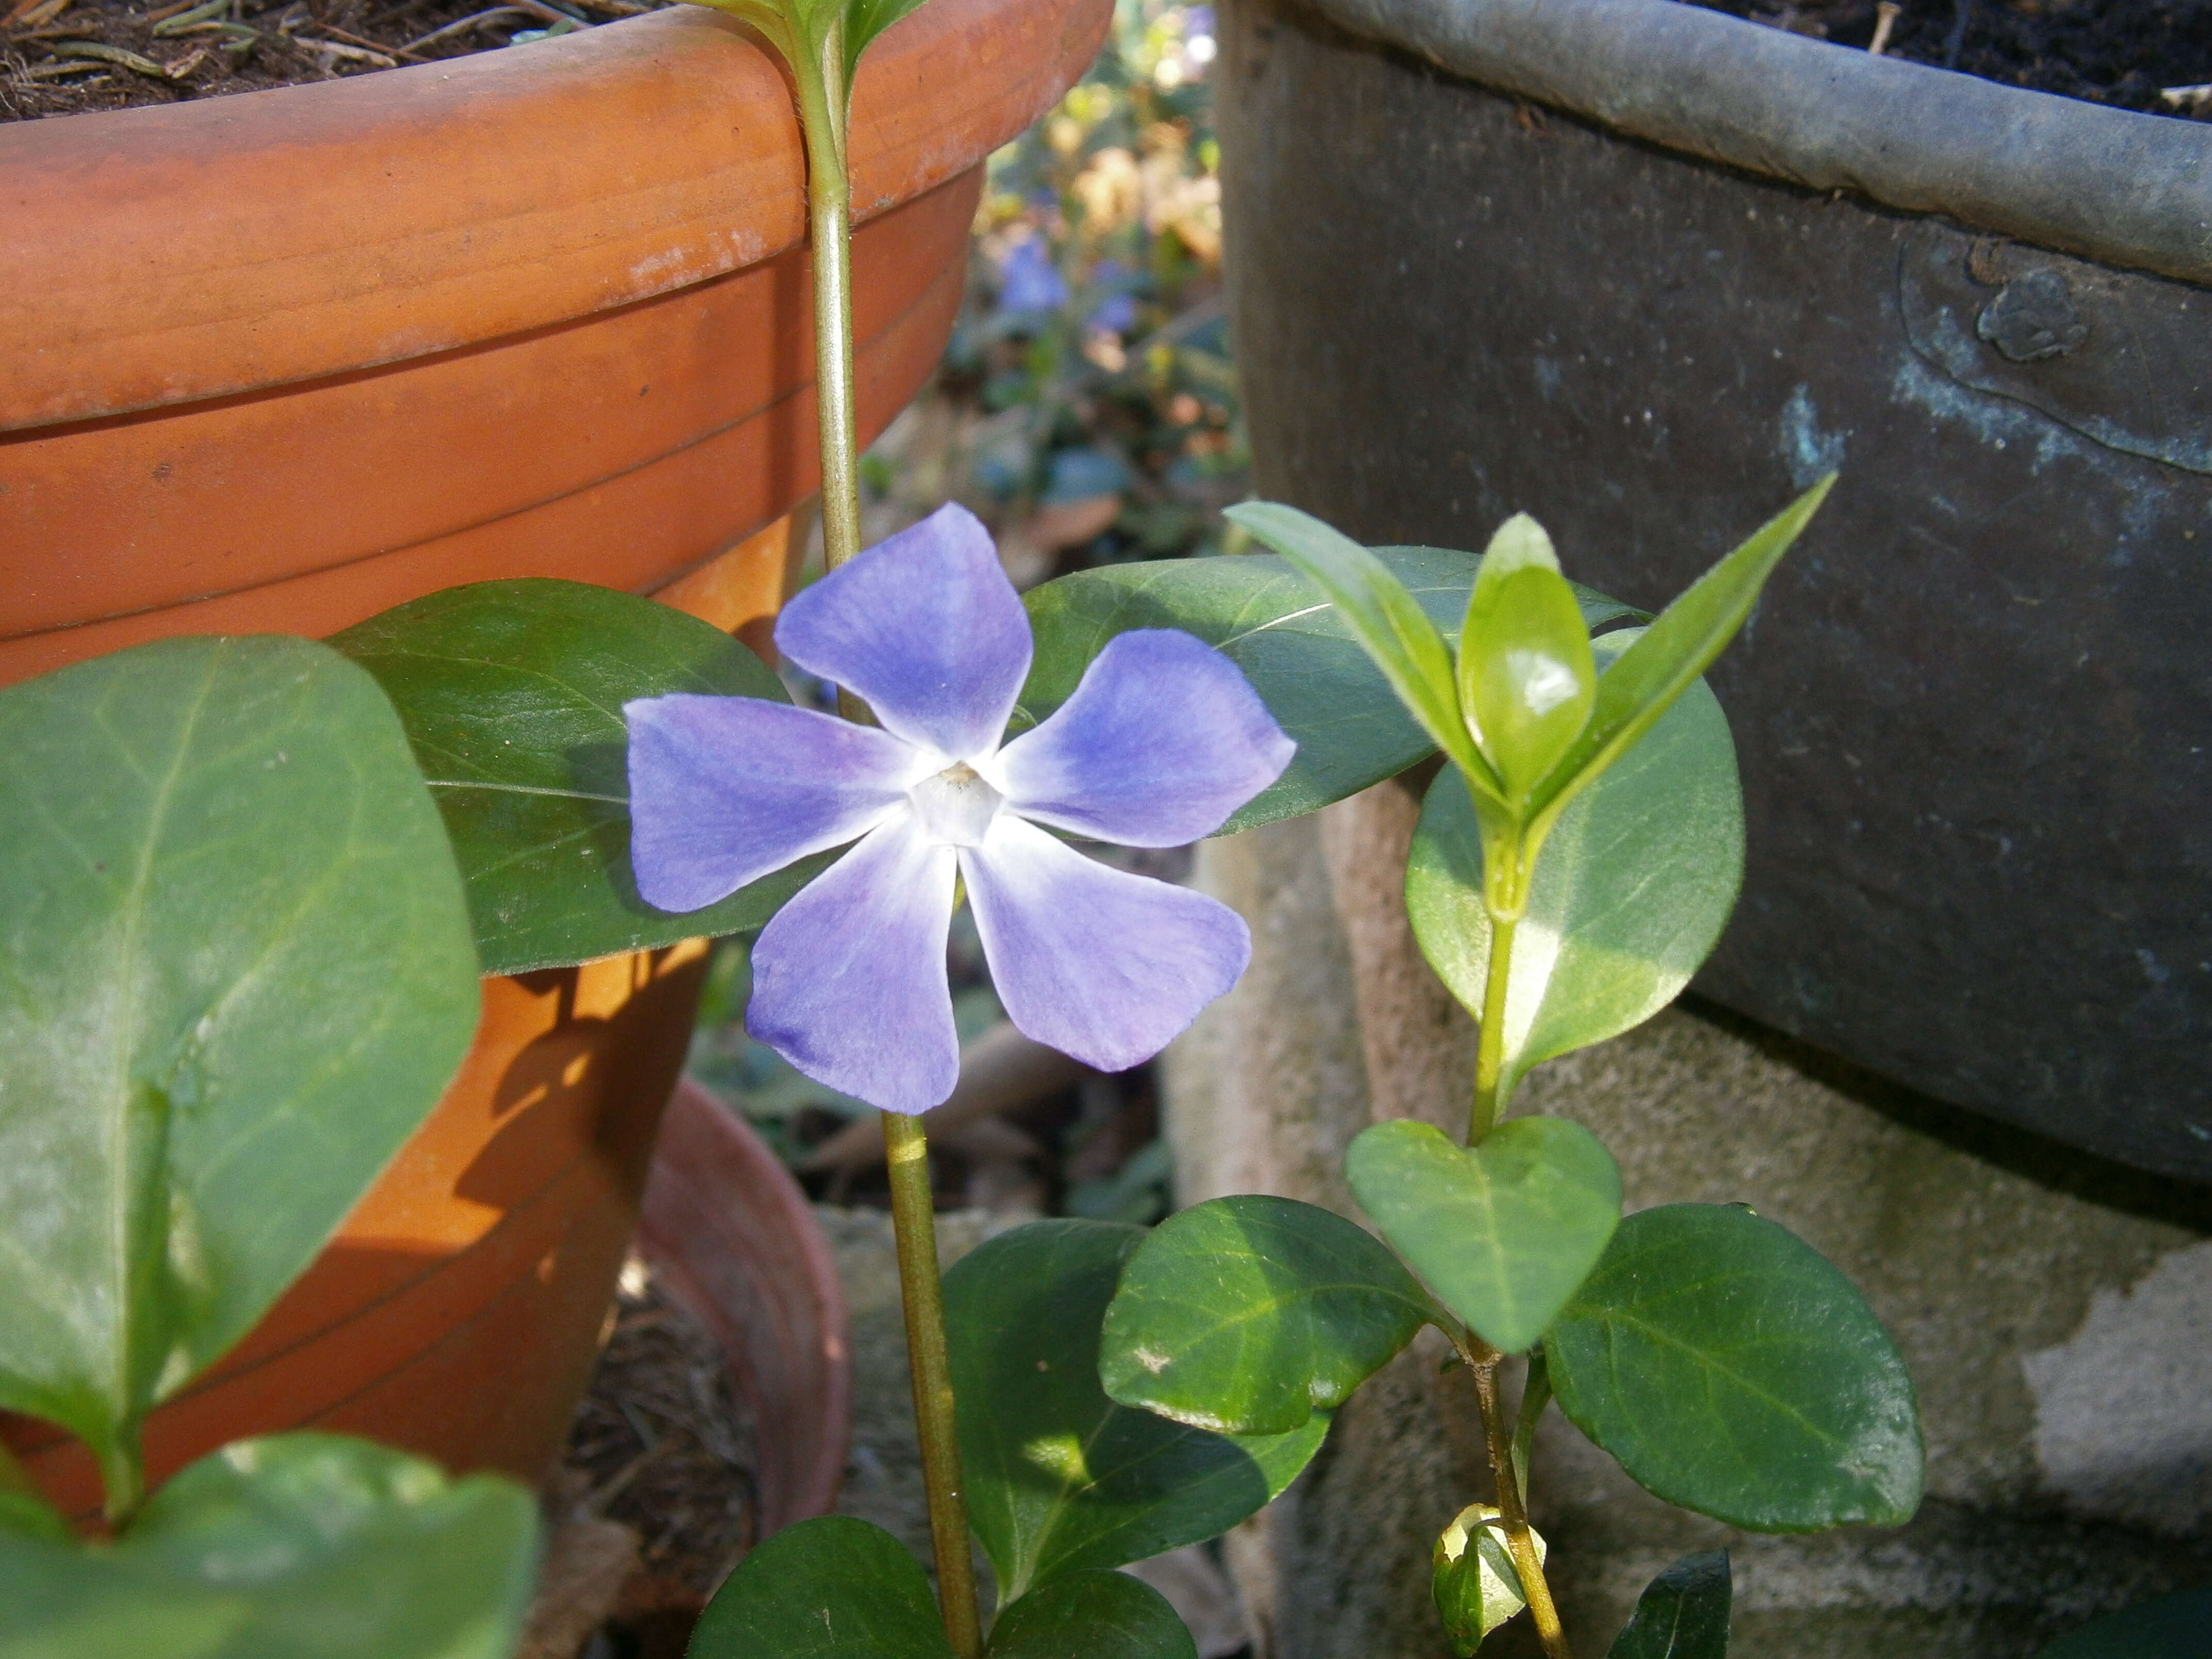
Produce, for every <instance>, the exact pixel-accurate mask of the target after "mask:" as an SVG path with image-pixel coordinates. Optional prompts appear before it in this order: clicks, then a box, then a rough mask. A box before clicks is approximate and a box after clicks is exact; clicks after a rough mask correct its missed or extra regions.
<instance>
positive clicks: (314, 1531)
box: [0, 1434, 538, 1659]
mask: <svg viewBox="0 0 2212 1659" xmlns="http://www.w3.org/2000/svg"><path fill="white" fill-rule="evenodd" d="M537 1534H538V1516H537V1505H536V1504H535V1503H534V1502H533V1501H532V1498H531V1496H530V1494H529V1493H528V1492H526V1491H524V1490H523V1489H522V1488H521V1487H520V1486H517V1485H516V1484H515V1483H514V1482H513V1481H511V1480H502V1479H500V1478H498V1477H495V1476H491V1475H471V1476H470V1477H469V1478H468V1479H466V1480H458V1481H454V1480H447V1478H446V1477H445V1476H444V1475H443V1474H440V1473H439V1471H438V1470H437V1469H436V1468H435V1467H434V1466H432V1465H430V1464H428V1463H426V1462H422V1460H421V1459H419V1458H414V1457H409V1456H406V1455H403V1454H401V1453H398V1452H394V1451H389V1450H386V1449H384V1448H383V1447H380V1446H373V1445H371V1444H369V1443H368V1442H367V1441H362V1440H351V1439H346V1438H343V1437H339V1436H336V1435H322V1434H288V1435H276V1436H272V1437H269V1438H267V1439H263V1440H245V1441H240V1442H237V1443H234V1444H232V1445H229V1446H227V1447H225V1448H224V1449H222V1450H221V1451H219V1452H216V1453H215V1454H213V1455H211V1456H208V1457H204V1458H202V1459H201V1460H200V1461H199V1462H197V1463H195V1464H193V1465H192V1466H191V1468H188V1469H186V1470H185V1471H184V1473H183V1474H179V1475H178V1476H177V1477H176V1478H175V1479H173V1480H171V1481H170V1482H169V1483H168V1484H167V1486H163V1487H162V1488H161V1491H160V1492H156V1493H155V1495H154V1497H153V1498H151V1499H150V1500H149V1502H148V1503H147V1504H146V1506H145V1508H144V1509H143V1510H141V1511H139V1514H138V1516H137V1520H136V1521H135V1522H133V1523H132V1524H131V1527H130V1528H129V1529H128V1530H127V1531H126V1532H125V1534H124V1535H123V1536H122V1538H121V1539H120V1540H119V1541H118V1542H117V1543H116V1544H115V1545H114V1546H113V1547H91V1546H86V1545H82V1544H78V1543H75V1542H70V1543H58V1542H44V1541H33V1540H30V1539H26V1538H21V1537H16V1536H11V1535H9V1534H5V1533H0V1659H154V1656H159V1659H506V1656H507V1655H508V1654H510V1653H512V1652H513V1650H514V1644H515V1643H516V1641H517V1640H518V1639H519V1638H520V1635H521V1632H522V1620H523V1614H524V1613H525V1612H526V1609H527V1608H528V1607H529V1604H530V1594H531V1590H532V1583H533V1581H534V1579H535V1577H536V1567H537V1559H536V1558H537Z"/></svg>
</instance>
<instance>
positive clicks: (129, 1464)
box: [100, 1422, 146, 1532]
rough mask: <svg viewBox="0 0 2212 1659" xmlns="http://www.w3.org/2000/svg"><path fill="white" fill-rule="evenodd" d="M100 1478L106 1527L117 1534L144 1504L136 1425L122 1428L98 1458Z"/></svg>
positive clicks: (143, 1463) (143, 1475) (143, 1471)
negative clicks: (109, 1446)
mask: <svg viewBox="0 0 2212 1659" xmlns="http://www.w3.org/2000/svg"><path fill="white" fill-rule="evenodd" d="M100 1482H101V1485H102V1486H103V1487H104V1488H105V1492H106V1517H107V1524H108V1525H109V1526H110V1527H112V1528H114V1529H115V1530H117V1531H118V1532H119V1531H121V1530H122V1528H123V1524H124V1522H126V1521H128V1520H130V1518H131V1516H134V1515H136V1514H137V1512H138V1506H139V1505H140V1504H143V1503H144V1502H145V1501H146V1455H145V1452H144V1450H143V1448H142V1447H141V1445H140V1443H139V1439H138V1425H137V1423H136V1422H132V1423H129V1424H126V1425H125V1426H124V1428H123V1430H122V1431H121V1432H120V1433H118V1435H117V1436H116V1437H115V1444H114V1446H113V1447H112V1449H109V1451H108V1452H107V1453H106V1455H104V1456H102V1457H101V1458H100Z"/></svg>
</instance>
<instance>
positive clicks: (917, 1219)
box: [790, 20, 983, 1659]
mask: <svg viewBox="0 0 2212 1659" xmlns="http://www.w3.org/2000/svg"><path fill="white" fill-rule="evenodd" d="M790 57H791V67H792V78H793V81H794V82H795V83H796V84H797V87H798V89H799V121H800V125H801V126H802V127H803V129H804V130H805V137H806V205H807V228H808V233H809V235H810V237H811V241H812V245H813V249H814V386H815V412H816V416H817V423H818V426H819V428H820V434H821V442H822V549H823V560H824V562H826V563H827V564H828V565H829V568H830V569H832V570H834V569H836V568H837V567H838V566H839V565H841V564H842V563H844V562H845V561H846V560H848V559H849V558H851V557H852V556H854V554H855V553H857V552H859V551H860V424H859V416H858V415H857V413H856V412H855V410H854V394H853V260H852V186H851V180H850V178H849V176H848V173H847V171H846V148H845V138H846V116H847V113H848V109H847V100H848V87H847V85H846V80H845V40H844V33H843V27H842V22H840V21H834V20H833V21H832V23H831V25H830V27H829V30H828V31H827V32H826V33H825V36H824V38H823V40H822V41H821V42H820V43H819V45H818V46H817V48H816V49H815V50H813V51H811V52H807V51H800V52H793V53H791V54H790ZM838 707H839V709H840V711H841V712H842V714H844V715H845V717H846V718H847V719H848V720H862V721H866V720H868V719H869V718H870V716H869V714H868V711H867V709H866V707H865V706H864V705H863V704H861V703H860V702H859V700H858V699H856V698H854V697H852V696H850V695H849V694H848V693H847V692H844V691H843V690H840V691H839V693H838ZM883 1122H884V1157H885V1161H886V1162H887V1164H889V1166H890V1183H891V1226H892V1233H893V1236H894V1237H895V1238H896V1241H897V1244H898V1271H899V1295H900V1300H901V1302H902V1305H903V1307H904V1310H905V1313H906V1343H907V1355H908V1368H909V1370H910V1371H911V1374H912V1376H913V1382H914V1416H915V1428H916V1430H917V1431H918V1434H919V1437H920V1439H921V1469H922V1482H923V1486H924V1489H925V1491H926V1492H927V1496H928V1499H929V1534H930V1541H931V1544H932V1546H933V1551H934V1553H935V1556H936V1560H937V1599H938V1606H939V1611H940V1612H941V1613H943V1615H944V1619H945V1638H946V1639H947V1640H948V1641H950V1642H951V1644H952V1650H953V1652H954V1653H955V1654H957V1656H959V1659H981V1654H982V1651H983V1634H982V1623H981V1616H980V1614H979V1613H978V1611H977V1606H976V1595H975V1560H974V1558H973V1557H971V1556H970V1555H969V1549H968V1502H967V1499H966V1498H965V1497H963V1495H962V1482H961V1474H960V1435H959V1427H958V1424H957V1421H956V1419H955V1418H954V1415H953V1401H952V1372H951V1365H950V1364H949V1363H948V1361H947V1358H946V1355H945V1295H944V1289H943V1285H942V1283H941V1280H940V1279H939V1273H938V1267H937V1221H936V1213H935V1211H936V1206H935V1204H934V1202H933V1200H932V1198H931V1195H930V1189H929V1142H928V1138H927V1135H926V1134H925V1133H924V1132H923V1130H922V1127H921V1119H920V1118H918V1117H909V1116H908V1115H905V1114H903V1113H900V1112H885V1113H884V1115H883Z"/></svg>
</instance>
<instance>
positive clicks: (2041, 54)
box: [1690, 0, 2212, 119]
mask: <svg viewBox="0 0 2212 1659" xmlns="http://www.w3.org/2000/svg"><path fill="white" fill-rule="evenodd" d="M1690 3H1692V4H1694V5H1701V6H1705V7H1706V8H1707V9H1711V10H1713V11H1724V12H1727V13H1729V14H1730V15H1733V16H1736V17H1746V18H1749V19H1750V20H1751V21H1753V22H1759V23H1765V24H1769V25H1771V26H1773V27H1778V28H1786V29H1790V30H1792V31H1793V32H1795V33H1800V34H1809V35H1814V36H1816V37H1818V38H1819V39H1821V40H1831V41H1833V42H1834V43H1835V44H1836V45H1838V46H1850V47H1854V48H1857V49H1858V50H1860V51H1864V50H1865V49H1866V48H1867V47H1868V46H1871V45H1872V44H1873V42H1874V39H1875V32H1876V31H1877V30H1878V29H1880V28H1881V24H1882V13H1883V12H1884V11H1885V10H1887V11H1888V12H1890V13H1891V14H1892V15H1891V17H1890V18H1889V28H1888V30H1887V33H1886V34H1885V36H1884V39H1883V46H1882V49H1883V51H1884V52H1887V54H1888V55H1889V56H1890V57H1893V58H1905V59H1907V60H1908V61H1910V62H1912V63H1916V64H1935V65H1936V66H1937V67H1938V68H1942V69H1950V70H1958V71H1959V72H1960V73H1961V74H1964V75H1972V76H1979V77H1980V78H1981V79H1983V80H1985V81H1996V82H2002V83H2003V84H2005V85H2007V86H2015V87H2026V88H2029V89H2030V90H2032V91H2035V92H2052V93H2057V94H2059V95H2061V96H2062V97H2066V98H2079V99H2081V100H2083V101H2085V102H2087V103H2092V104H2108V105H2111V106H2113V107H2114V108H2118V109H2129V110H2135V111H2138V112H2142V113H2145V114H2152V115H2174V116H2181V117H2185V118H2188V117H2194V118H2201V119H2212V0H1904V3H1902V4H1892V5H1889V6H1887V7H1885V6H1883V5H1882V4H1881V3H1880V0H1797V3H1794V4H1792V3H1786V0H1690Z"/></svg>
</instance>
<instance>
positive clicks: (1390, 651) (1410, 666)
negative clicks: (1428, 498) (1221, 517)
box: [1225, 501, 1498, 794]
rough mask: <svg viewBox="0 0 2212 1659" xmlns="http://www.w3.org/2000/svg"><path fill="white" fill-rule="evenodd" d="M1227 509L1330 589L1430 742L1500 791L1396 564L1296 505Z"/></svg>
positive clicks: (1434, 634) (1436, 633)
mask: <svg viewBox="0 0 2212 1659" xmlns="http://www.w3.org/2000/svg"><path fill="white" fill-rule="evenodd" d="M1225 517H1227V518H1228V519H1229V520H1231V522H1232V523H1234V524H1236V525H1237V526H1241V527H1242V528H1243V529H1245V530H1248V531H1249V532H1251V533H1252V535H1253V537H1254V538H1255V539H1257V540H1259V541H1261V542H1264V543H1265V544H1267V546H1269V547H1272V548H1273V549H1274V550H1275V551H1276V552H1278V553H1279V554H1281V555H1282V556H1284V557H1285V558H1286V559H1288V560H1289V561H1290V562H1291V563H1292V564H1294V565H1296V566H1297V568H1298V569H1299V570H1301V571H1302V572H1304V574H1305V577H1306V579H1307V580H1309V581H1310V582H1312V583H1313V585H1314V586H1316V587H1318V588H1319V589H1321V591H1322V592H1323V593H1324V594H1326V595H1327V596H1328V602H1329V604H1330V605H1333V606H1334V607H1335V610H1336V614H1337V615H1338V617H1340V618H1342V620H1343V622H1344V624H1345V626H1346V628H1347V629H1350V630H1351V633H1352V638H1353V639H1355V640H1357V641H1359V646H1360V648H1361V649H1362V650H1364V652H1366V653H1367V655H1368V657H1369V659H1370V660H1371V661H1372V662H1373V663H1374V664H1375V665H1376V667H1377V668H1379V669H1381V670H1382V671H1383V678H1384V679H1386V680H1388V681H1389V683H1390V689H1391V690H1392V691H1394V692H1395V693H1396V694H1397V697H1398V701H1399V702H1401V703H1403V704H1404V705H1405V706H1406V708H1407V711H1408V712H1410V713H1411V714H1412V715H1413V719H1414V720H1416V721H1418V722H1419V725H1420V727H1421V730H1422V731H1424V732H1426V733H1427V734H1428V738H1429V741H1430V742H1431V743H1432V744H1436V745H1437V747H1438V748H1439V749H1441V750H1443V752H1444V753H1445V754H1446V755H1449V757H1451V760H1452V763H1453V764H1454V765H1455V766H1457V767H1458V768H1459V769H1460V770H1461V771H1462V772H1464V773H1466V774H1467V775H1468V776H1469V777H1470V778H1473V779H1474V780H1475V781H1476V782H1477V784H1478V785H1479V786H1480V787H1483V788H1486V789H1487V790H1489V792H1490V793H1492V794H1495V793H1497V782H1498V781H1497V779H1496V777H1495V776H1494V775H1492V772H1491V770H1490V768H1489V765H1488V764H1487V763H1486V762H1485V761H1484V760H1483V758H1482V757H1481V756H1480V754H1478V753H1477V752H1476V751H1475V748H1474V738H1473V735H1472V733H1470V732H1468V727H1467V723H1466V721H1465V720H1462V718H1461V715H1460V708H1459V693H1458V691H1457V690H1455V687H1454V684H1453V677H1452V660H1451V652H1450V649H1449V647H1447V646H1446V645H1445V644H1444V636H1443V633H1442V631H1441V630H1440V629H1438V628H1437V625H1436V623H1433V622H1431V620H1430V619H1429V615H1428V613H1427V612H1426V611H1423V610H1422V609H1421V607H1420V605H1419V603H1418V602H1417V601H1416V600H1415V599H1414V598H1413V595H1412V594H1411V593H1409V592H1407V591H1406V586H1405V584H1404V583H1402V582H1401V581H1400V580H1398V578H1397V577H1396V576H1395V575H1394V574H1391V570H1390V567H1389V566H1388V565H1386V564H1384V563H1383V561H1382V560H1380V559H1378V558H1376V556H1375V555H1373V554H1372V553H1370V552H1369V551H1368V550H1366V549H1365V548H1364V547H1362V546H1361V545H1360V544H1358V542H1355V541H1353V540H1352V538H1351V537H1349V536H1347V535H1346V534H1344V532H1341V531H1340V530H1336V529H1334V528H1333V527H1331V526H1328V525H1326V524H1323V523H1322V521H1321V520H1319V519H1316V518H1315V517H1314V516H1313V515H1312V514H1311V513H1301V512H1299V511H1298V509H1297V508H1296V507H1285V506H1283V505H1282V504H1281V503H1280V502H1278V501H1246V502H1244V503H1243V504H1242V505H1241V506H1237V507H1231V508H1230V509H1229V510H1228V512H1227V513H1226V514H1225Z"/></svg>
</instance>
